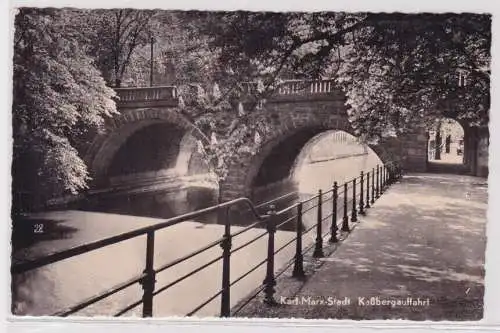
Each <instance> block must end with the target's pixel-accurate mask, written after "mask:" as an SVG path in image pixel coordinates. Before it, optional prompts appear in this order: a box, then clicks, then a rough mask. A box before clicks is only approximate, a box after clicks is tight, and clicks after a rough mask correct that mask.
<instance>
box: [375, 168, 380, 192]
mask: <svg viewBox="0 0 500 333" xmlns="http://www.w3.org/2000/svg"><path fill="white" fill-rule="evenodd" d="M375 183H376V187H377V188H376V189H375V196H376V198H377V199H378V198H379V197H380V187H379V184H380V172H379V166H378V164H377V181H376V182H375Z"/></svg>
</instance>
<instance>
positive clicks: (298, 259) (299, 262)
mask: <svg viewBox="0 0 500 333" xmlns="http://www.w3.org/2000/svg"><path fill="white" fill-rule="evenodd" d="M296 221H297V225H296V229H295V230H296V237H297V239H296V241H295V263H294V266H293V272H292V276H293V277H295V278H299V279H300V278H304V277H305V276H306V275H305V273H304V255H303V254H302V231H303V230H302V229H303V226H302V202H299V203H298V205H297V220H296Z"/></svg>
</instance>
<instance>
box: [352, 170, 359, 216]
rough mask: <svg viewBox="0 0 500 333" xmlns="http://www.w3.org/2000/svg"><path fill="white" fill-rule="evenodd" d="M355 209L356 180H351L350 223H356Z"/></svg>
mask: <svg viewBox="0 0 500 333" xmlns="http://www.w3.org/2000/svg"><path fill="white" fill-rule="evenodd" d="M356 210H357V207H356V178H354V179H353V180H352V209H351V222H357V221H358V214H357V211H356Z"/></svg>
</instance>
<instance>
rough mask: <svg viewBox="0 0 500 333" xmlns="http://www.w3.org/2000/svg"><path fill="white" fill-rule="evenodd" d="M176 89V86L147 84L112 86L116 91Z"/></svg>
mask: <svg viewBox="0 0 500 333" xmlns="http://www.w3.org/2000/svg"><path fill="white" fill-rule="evenodd" d="M166 88H169V89H177V86H148V87H119V88H113V90H116V91H125V90H152V89H166Z"/></svg>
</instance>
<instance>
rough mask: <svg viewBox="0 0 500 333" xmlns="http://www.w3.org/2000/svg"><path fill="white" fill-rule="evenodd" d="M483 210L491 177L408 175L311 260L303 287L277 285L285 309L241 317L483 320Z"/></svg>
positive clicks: (252, 310)
mask: <svg viewBox="0 0 500 333" xmlns="http://www.w3.org/2000/svg"><path fill="white" fill-rule="evenodd" d="M486 210H487V186H486V179H483V178H476V177H468V176H454V175H437V174H415V175H406V176H405V177H404V178H403V179H402V180H401V182H399V183H397V184H395V185H393V186H391V187H390V188H389V190H387V191H386V193H385V194H384V195H383V196H382V197H381V198H380V199H379V200H378V201H377V202H376V203H375V204H374V206H373V207H372V208H370V209H369V211H368V214H367V215H366V216H365V217H362V218H361V221H360V222H359V223H358V224H357V226H356V228H355V229H354V231H353V232H352V233H351V234H350V235H349V236H348V237H347V238H346V239H345V241H343V242H342V244H341V245H340V246H338V248H337V249H336V250H335V251H334V252H333V253H331V254H330V255H329V256H328V257H326V258H323V259H320V260H316V261H313V262H312V264H313V265H310V266H315V267H316V268H315V272H314V274H309V276H308V279H307V280H306V281H305V283H304V282H300V283H299V282H293V280H294V279H293V278H291V277H289V276H290V274H284V275H283V276H284V277H283V278H281V279H279V280H278V288H277V293H276V300H277V301H278V302H279V303H280V304H278V305H277V306H273V307H268V306H266V305H263V304H262V303H261V302H260V301H255V302H251V303H250V304H249V305H248V306H247V307H246V308H244V310H243V311H242V312H241V313H239V314H238V315H239V316H252V317H280V318H288V317H296V318H342V319H409V320H478V319H480V318H482V313H483V294H484V260H485V259H484V254H485V246H486V234H485V229H486ZM283 286H284V287H283ZM384 302H386V304H384Z"/></svg>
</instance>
